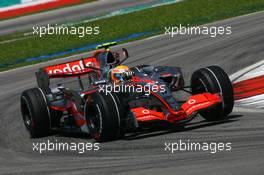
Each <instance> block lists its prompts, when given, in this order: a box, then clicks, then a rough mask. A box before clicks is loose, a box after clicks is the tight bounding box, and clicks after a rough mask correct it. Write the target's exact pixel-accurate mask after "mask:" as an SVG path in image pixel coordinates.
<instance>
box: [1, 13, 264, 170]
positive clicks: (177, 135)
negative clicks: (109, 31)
mask: <svg viewBox="0 0 264 175" xmlns="http://www.w3.org/2000/svg"><path fill="white" fill-rule="evenodd" d="M212 25H215V26H218V25H224V26H226V25H230V26H232V31H233V33H232V35H228V36H220V37H217V38H210V37H209V36H178V37H175V38H170V37H168V36H159V37H155V38H152V39H147V40H142V41H137V42H132V43H129V44H126V45H125V46H126V47H127V49H128V50H129V51H130V55H131V59H130V61H129V63H130V64H131V65H135V64H145V63H152V64H156V65H166V64H169V65H174V66H181V67H183V72H184V75H185V77H186V79H187V80H188V79H189V77H190V75H191V72H193V71H194V70H196V69H198V68H200V67H205V66H208V65H219V66H222V67H223V68H224V69H225V70H226V71H227V73H228V74H233V73H235V72H236V71H238V70H240V69H242V68H244V67H247V66H249V65H251V64H253V63H255V62H257V61H260V60H261V59H263V56H264V45H263V43H264V35H263V31H264V12H261V13H257V14H253V15H247V16H243V17H238V18H233V19H229V20H226V21H221V22H217V23H215V24H212ZM71 59H73V58H71ZM61 61H65V60H60V61H53V62H49V63H44V64H40V65H35V66H29V67H26V68H20V69H17V70H14V71H8V72H5V73H0V79H1V86H0V104H1V106H0V111H1V117H0V123H1V125H0V131H1V132H0V174H56V175H58V174H144V175H147V174H203V175H204V174H219V175H220V174H221V175H223V174H232V175H236V174H239V175H241V174H251V175H259V174H263V172H264V149H263V147H264V137H263V135H264V118H263V112H261V111H259V112H257V113H256V112H254V111H252V110H251V112H249V111H247V110H240V109H235V111H236V112H233V113H232V114H231V115H230V117H229V120H226V121H222V122H218V123H207V122H205V121H203V119H201V118H196V119H195V120H193V121H192V122H191V123H190V124H188V125H187V126H185V128H180V127H175V128H168V127H159V128H158V129H151V130H149V131H148V132H142V133H138V135H136V136H134V137H126V138H124V139H122V140H118V141H113V142H108V143H102V144H101V145H100V150H99V151H97V152H86V153H84V154H78V153H76V152H67V151H66V152H63V151H61V152H45V153H43V154H39V153H38V152H33V151H32V142H47V139H49V140H51V141H55V139H57V141H58V142H70V141H71V142H86V141H88V142H92V140H91V139H88V138H85V137H81V138H78V137H77V138H76V137H75V138H72V137H66V136H57V135H55V136H50V137H47V138H42V139H34V140H32V139H29V137H28V135H27V133H26V131H25V128H24V126H23V124H22V119H21V118H22V117H21V115H20V111H19V95H20V93H21V92H22V91H23V90H24V89H27V88H31V87H34V86H36V83H35V78H34V71H35V70H36V69H37V68H38V67H40V66H44V65H48V64H52V63H54V62H61ZM180 139H182V140H185V141H187V140H188V139H190V141H191V142H208V143H210V142H224V143H227V142H231V143H232V150H231V151H229V152H217V153H215V154H212V153H209V152H203V151H186V152H180V151H176V152H175V153H174V154H170V153H169V152H166V151H164V148H165V146H164V143H165V142H179V140H180Z"/></svg>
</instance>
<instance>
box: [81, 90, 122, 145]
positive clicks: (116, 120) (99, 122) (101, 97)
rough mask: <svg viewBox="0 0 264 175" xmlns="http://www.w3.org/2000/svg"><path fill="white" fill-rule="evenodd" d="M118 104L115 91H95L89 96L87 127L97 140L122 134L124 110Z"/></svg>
mask: <svg viewBox="0 0 264 175" xmlns="http://www.w3.org/2000/svg"><path fill="white" fill-rule="evenodd" d="M118 104H119V102H118V101H117V99H116V97H115V94H113V93H109V94H108V95H106V94H104V93H99V92H95V93H93V94H92V95H91V96H88V97H87V100H86V103H85V108H84V110H85V117H86V121H87V127H88V129H89V132H90V134H91V136H92V137H93V138H94V139H95V140H96V141H98V142H104V141H111V140H114V139H118V138H119V137H120V136H121V135H122V131H121V127H120V126H121V115H122V111H121V110H120V106H119V105H118Z"/></svg>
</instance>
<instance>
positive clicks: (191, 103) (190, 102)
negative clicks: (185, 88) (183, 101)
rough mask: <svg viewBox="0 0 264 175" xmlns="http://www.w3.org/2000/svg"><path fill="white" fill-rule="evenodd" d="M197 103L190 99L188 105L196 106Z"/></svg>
mask: <svg viewBox="0 0 264 175" xmlns="http://www.w3.org/2000/svg"><path fill="white" fill-rule="evenodd" d="M195 103H196V100H194V99H190V100H189V101H188V104H190V105H193V104H195Z"/></svg>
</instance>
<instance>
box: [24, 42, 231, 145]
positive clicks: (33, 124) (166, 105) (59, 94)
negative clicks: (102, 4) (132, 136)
mask: <svg viewBox="0 0 264 175" xmlns="http://www.w3.org/2000/svg"><path fill="white" fill-rule="evenodd" d="M113 45H116V43H115V42H113V43H107V44H103V45H100V46H98V47H97V49H98V50H97V51H95V53H94V54H93V56H91V57H88V58H83V59H80V60H77V61H71V62H66V63H62V64H57V65H52V66H48V67H44V68H42V69H40V70H39V71H38V72H36V78H37V83H38V87H35V88H32V89H28V90H25V91H24V92H23V93H22V94H21V112H22V116H23V121H24V124H25V126H26V129H27V130H28V131H29V133H30V136H31V137H33V138H35V137H44V136H48V135H50V134H51V133H54V132H53V131H58V130H67V131H70V132H76V131H77V132H83V133H88V134H90V135H91V137H92V138H94V139H95V140H97V141H109V140H114V139H118V138H121V137H123V136H124V135H125V134H126V133H129V132H134V131H136V130H137V129H138V128H140V127H142V126H145V125H144V124H146V123H150V122H152V121H165V122H167V123H171V124H175V125H176V126H177V125H178V124H183V123H185V122H189V121H191V120H192V119H193V118H194V117H196V116H198V114H200V115H201V116H202V117H204V118H205V119H206V120H208V121H215V120H222V119H225V118H226V117H227V116H228V115H229V114H230V113H231V112H232V109H233V106H234V97H233V87H232V84H231V82H230V80H229V77H228V75H227V74H226V73H225V72H224V71H223V70H222V69H221V68H220V67H218V66H209V67H206V68H201V69H199V70H197V71H195V72H194V73H193V74H192V77H191V81H190V86H185V85H184V84H185V83H184V79H183V75H182V72H181V69H180V68H178V67H172V66H152V65H140V66H135V67H128V66H126V65H124V64H123V63H124V62H125V61H126V60H127V59H128V58H129V55H128V51H127V50H126V49H124V48H123V49H122V50H121V51H112V50H110V49H109V47H110V46H113ZM54 84H55V85H54ZM178 91H185V92H188V93H189V94H190V96H188V99H187V100H186V101H184V102H182V101H179V100H177V99H176V98H177V97H176V98H175V97H174V95H173V94H174V92H178Z"/></svg>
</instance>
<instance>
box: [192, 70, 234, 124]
mask: <svg viewBox="0 0 264 175" xmlns="http://www.w3.org/2000/svg"><path fill="white" fill-rule="evenodd" d="M191 89H192V94H193V95H195V94H200V93H204V92H209V93H219V94H220V95H221V97H222V103H221V104H218V105H216V106H214V107H211V108H209V109H206V110H202V111H200V112H199V114H200V115H201V116H202V117H204V118H205V119H206V120H208V121H216V120H222V119H224V118H226V117H227V116H228V115H229V114H230V113H231V112H232V110H233V107H234V94H233V86H232V83H231V81H230V79H229V77H228V75H227V74H226V73H225V71H224V70H223V69H222V68H220V67H218V66H209V67H207V68H202V69H199V70H197V71H195V72H194V73H193V75H192V77H191Z"/></svg>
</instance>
